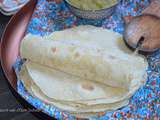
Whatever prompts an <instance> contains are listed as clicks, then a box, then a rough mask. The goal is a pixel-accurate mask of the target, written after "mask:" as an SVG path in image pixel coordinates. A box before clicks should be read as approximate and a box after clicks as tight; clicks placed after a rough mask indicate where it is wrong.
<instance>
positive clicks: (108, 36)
mask: <svg viewBox="0 0 160 120" xmlns="http://www.w3.org/2000/svg"><path fill="white" fill-rule="evenodd" d="M85 29H86V30H85ZM80 31H83V32H82V33H81V32H80ZM67 33H68V37H67V35H66V34H67ZM76 33H77V34H76ZM56 34H57V35H56ZM54 35H55V37H54ZM51 38H52V39H51ZM122 48H123V49H122ZM31 50H32V51H31ZM28 51H31V52H28ZM20 52H21V57H23V58H26V59H28V60H30V61H32V62H36V63H38V64H42V65H45V66H48V67H51V68H54V69H57V70H59V71H63V72H66V73H68V74H71V75H74V76H79V77H81V78H84V79H88V80H93V81H97V82H101V83H103V84H107V85H110V86H113V87H120V88H125V89H130V88H131V86H130V85H131V81H132V80H133V79H143V78H142V75H143V74H144V70H145V69H146V62H144V59H143V58H142V57H140V56H137V57H136V56H133V55H132V54H129V50H128V49H127V48H126V47H125V45H124V43H123V40H122V36H121V35H120V34H117V33H114V32H112V31H108V30H105V29H102V28H97V27H93V26H87V27H86V26H85V27H84V26H80V27H78V28H75V29H73V28H72V29H71V30H65V31H63V32H60V33H58V32H56V33H55V34H54V33H53V35H52V37H51V36H49V37H45V38H42V37H37V36H33V35H27V36H26V37H25V38H24V40H23V41H22V44H21V49H20Z"/></svg>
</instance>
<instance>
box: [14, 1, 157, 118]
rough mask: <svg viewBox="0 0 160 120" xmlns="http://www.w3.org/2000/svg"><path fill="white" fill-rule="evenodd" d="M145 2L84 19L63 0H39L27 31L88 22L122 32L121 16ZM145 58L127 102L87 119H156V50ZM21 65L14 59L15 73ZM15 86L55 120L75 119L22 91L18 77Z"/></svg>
mask: <svg viewBox="0 0 160 120" xmlns="http://www.w3.org/2000/svg"><path fill="white" fill-rule="evenodd" d="M149 4H150V2H149V0H122V1H120V3H119V5H118V6H117V9H116V11H115V13H114V14H113V15H112V16H110V17H108V18H106V19H102V20H86V19H82V18H78V17H76V16H75V15H73V14H72V13H71V12H70V10H69V9H68V8H67V7H66V5H65V4H64V2H63V0H39V1H38V4H37V6H36V9H35V11H34V14H33V16H32V19H31V21H30V23H29V26H28V29H27V32H28V33H32V34H36V35H40V36H44V35H47V34H50V33H51V32H53V31H58V30H62V29H66V28H70V27H73V26H78V25H86V24H89V25H95V26H102V27H103V28H106V29H112V30H114V31H116V32H119V33H121V34H122V33H123V31H124V19H123V18H124V17H125V16H128V17H130V16H137V15H140V14H141V13H142V11H143V9H144V8H146V7H147V6H148V5H149ZM37 42H38V41H37ZM147 59H148V62H149V68H148V70H147V74H148V78H147V83H146V84H145V85H144V86H143V87H141V88H140V89H139V90H138V91H137V92H136V93H135V94H134V95H133V96H132V97H131V99H130V102H129V105H127V106H125V107H123V108H121V109H118V110H116V111H110V112H104V113H99V114H98V115H97V116H95V117H90V118H89V119H90V120H119V119H129V120H132V119H137V120H144V119H147V120H150V119H157V120H158V119H160V50H158V51H156V52H155V53H153V54H152V55H148V56H147ZM22 64H23V61H22V60H21V59H17V62H16V64H15V66H14V67H15V70H16V73H17V75H18V73H19V71H20V68H21V65H22ZM17 86H18V88H17V89H18V92H19V94H20V95H22V96H23V97H24V98H25V99H26V100H27V101H28V102H29V103H30V104H32V105H33V106H35V107H36V108H37V109H39V110H42V111H43V112H45V113H47V114H48V115H50V116H52V117H55V118H56V119H58V120H76V119H77V118H75V117H73V116H71V115H70V114H69V113H66V112H63V111H61V110H60V109H58V108H56V107H54V106H49V105H47V103H44V102H42V101H40V100H39V99H37V98H34V97H33V96H31V95H30V94H29V93H28V92H27V91H26V90H25V88H24V86H23V83H22V82H21V80H18V83H17Z"/></svg>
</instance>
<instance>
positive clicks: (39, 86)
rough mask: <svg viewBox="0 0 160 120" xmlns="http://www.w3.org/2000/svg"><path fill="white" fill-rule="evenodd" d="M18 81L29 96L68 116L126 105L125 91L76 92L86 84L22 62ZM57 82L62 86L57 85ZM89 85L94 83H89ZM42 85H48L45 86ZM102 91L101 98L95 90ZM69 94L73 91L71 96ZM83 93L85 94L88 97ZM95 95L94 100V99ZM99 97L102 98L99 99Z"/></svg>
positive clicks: (119, 89)
mask: <svg viewBox="0 0 160 120" xmlns="http://www.w3.org/2000/svg"><path fill="white" fill-rule="evenodd" d="M31 72H32V73H31ZM38 72H39V73H38ZM59 74H61V76H59ZM57 78H58V79H57ZM63 78H65V80H64V79H63ZM20 79H21V80H22V82H23V83H24V85H25V88H26V89H27V90H28V91H29V92H30V93H31V94H32V95H34V96H35V97H38V98H39V99H41V100H42V101H44V102H46V103H48V104H51V105H54V106H56V107H58V108H60V109H61V110H63V111H67V112H70V113H79V114H80V113H86V112H94V113H95V112H100V111H101V112H102V111H107V110H116V109H118V108H120V107H122V106H124V105H127V104H128V98H124V96H125V95H126V94H127V92H128V91H125V90H124V89H122V88H112V87H110V86H105V88H103V86H104V85H96V86H94V89H95V90H94V91H87V90H86V91H85V92H86V93H85V92H84V89H81V88H80V89H79V87H81V86H80V85H81V83H83V82H86V81H84V80H82V79H81V80H79V78H75V77H73V76H68V75H67V74H65V73H61V72H59V71H55V70H53V69H50V68H47V67H44V66H41V65H37V64H35V63H30V62H26V63H25V65H24V66H23V68H22V70H21V73H20ZM69 79H70V80H69ZM75 79H77V85H75ZM46 81H47V82H46ZM65 81H67V82H68V83H66V82H65ZM57 82H60V83H61V82H62V83H61V84H60V83H59V84H57ZM87 82H88V81H87ZM90 82H91V83H92V84H96V83H94V82H92V81H90ZM46 83H47V84H46ZM64 83H65V84H64ZM45 85H47V86H46V87H45ZM48 85H51V86H48ZM73 86H75V87H74V89H72V87H73ZM66 88H68V90H67V89H66ZM102 88H103V90H101V92H104V93H105V94H104V95H102V94H100V90H97V89H102ZM46 91H47V92H46ZM64 91H65V92H64ZM77 91H79V92H77ZM80 91H81V92H80ZM69 92H72V94H73V96H72V95H71V94H70V93H69ZM83 93H85V94H88V96H87V95H85V94H83ZM77 94H81V96H78V99H77V98H76V97H77V96H76V95H77ZM93 94H94V95H93ZM82 96H83V99H82ZM95 96H97V98H94V97H95ZM100 96H101V98H99V99H98V97H100ZM93 98H94V99H93Z"/></svg>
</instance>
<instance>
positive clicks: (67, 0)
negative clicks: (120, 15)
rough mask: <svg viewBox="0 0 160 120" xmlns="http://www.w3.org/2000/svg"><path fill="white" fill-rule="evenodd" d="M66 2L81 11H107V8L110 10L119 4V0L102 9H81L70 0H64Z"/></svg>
mask: <svg viewBox="0 0 160 120" xmlns="http://www.w3.org/2000/svg"><path fill="white" fill-rule="evenodd" d="M64 1H65V3H66V4H68V5H69V6H71V7H73V8H74V9H78V10H80V11H84V12H95V11H96V12H100V11H105V10H108V9H111V8H113V7H116V6H117V5H118V4H119V1H117V3H116V4H114V5H112V6H110V7H106V8H102V9H97V10H84V9H80V8H78V7H76V6H75V5H73V4H72V3H71V2H70V1H69V0H64Z"/></svg>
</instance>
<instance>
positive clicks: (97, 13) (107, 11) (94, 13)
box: [64, 0, 118, 19]
mask: <svg viewBox="0 0 160 120" xmlns="http://www.w3.org/2000/svg"><path fill="white" fill-rule="evenodd" d="M64 1H65V3H66V5H67V6H68V8H69V9H70V10H71V12H72V13H73V14H75V15H76V16H78V17H81V18H86V19H103V18H106V17H108V16H111V15H112V13H113V12H114V11H115V9H116V7H117V5H118V3H116V4H115V5H113V6H111V7H109V8H108V7H107V8H103V9H99V10H83V9H80V8H77V7H76V6H74V5H73V4H71V3H70V2H69V0H64Z"/></svg>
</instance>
